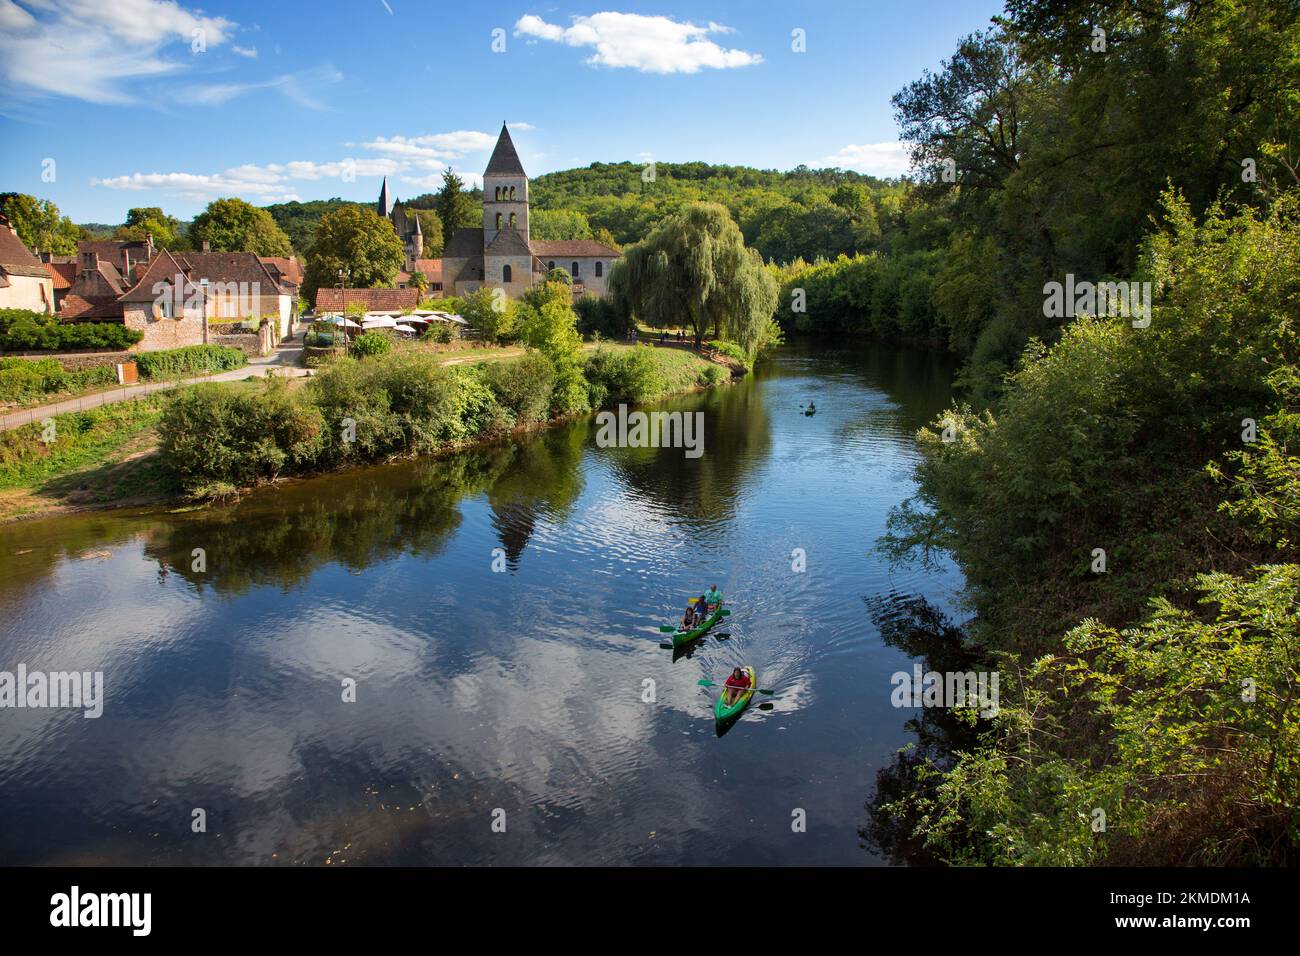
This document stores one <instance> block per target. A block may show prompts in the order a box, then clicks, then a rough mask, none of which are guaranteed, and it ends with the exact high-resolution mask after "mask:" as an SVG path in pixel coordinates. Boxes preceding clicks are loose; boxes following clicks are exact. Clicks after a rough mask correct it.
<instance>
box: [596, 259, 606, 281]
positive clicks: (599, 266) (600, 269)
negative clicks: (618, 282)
mask: <svg viewBox="0 0 1300 956" xmlns="http://www.w3.org/2000/svg"><path fill="white" fill-rule="evenodd" d="M604 274H605V263H603V262H597V263H596V278H597V279H599V278H600V277H601V276H602V275H604Z"/></svg>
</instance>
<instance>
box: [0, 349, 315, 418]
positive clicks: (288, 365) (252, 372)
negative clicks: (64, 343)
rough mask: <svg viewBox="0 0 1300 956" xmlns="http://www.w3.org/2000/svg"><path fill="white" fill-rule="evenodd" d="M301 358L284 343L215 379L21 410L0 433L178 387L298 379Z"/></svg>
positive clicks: (209, 377)
mask: <svg viewBox="0 0 1300 956" xmlns="http://www.w3.org/2000/svg"><path fill="white" fill-rule="evenodd" d="M300 355H302V342H301V340H299V339H287V340H285V341H284V342H283V343H282V344H281V347H280V348H278V349H276V351H275V352H273V353H272V354H270V355H264V356H260V357H258V358H255V359H249V361H248V364H247V365H246V366H244V367H243V368H237V369H232V370H231V371H229V372H217V373H216V374H215V375H200V376H197V377H195V378H186V379H180V380H177V381H171V382H149V383H146V384H141V385H123V386H119V387H118V388H113V389H109V390H108V391H104V392H94V393H93V394H90V395H82V396H79V397H77V398H69V399H65V400H64V401H61V402H52V403H51V404H49V405H40V406H37V407H35V408H24V409H23V410H22V411H18V412H10V413H9V414H8V415H4V416H0V431H8V430H9V429H11V428H17V427H19V426H20V425H26V424H28V423H29V422H39V421H41V420H42V419H43V418H48V417H49V416H51V415H59V414H62V413H64V412H80V411H85V410H86V409H88V408H98V407H99V406H100V405H111V404H112V403H114V402H123V401H126V400H127V399H129V398H139V397H140V396H142V395H148V394H149V393H151V392H161V391H164V390H166V389H169V388H177V387H179V386H181V385H193V384H194V383H195V382H234V381H238V380H240V379H244V378H261V377H264V376H266V375H283V376H286V377H288V378H297V377H299V376H302V375H306V374H308V372H307V369H305V368H298V367H297V362H298V357H299V356H300Z"/></svg>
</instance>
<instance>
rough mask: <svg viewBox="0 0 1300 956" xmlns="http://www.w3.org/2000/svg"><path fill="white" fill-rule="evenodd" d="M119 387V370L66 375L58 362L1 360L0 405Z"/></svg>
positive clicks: (101, 367)
mask: <svg viewBox="0 0 1300 956" xmlns="http://www.w3.org/2000/svg"><path fill="white" fill-rule="evenodd" d="M115 384H117V369H116V368H115V367H114V366H112V365H97V366H95V367H94V368H87V369H81V370H79V371H76V372H68V371H65V370H64V368H63V366H62V365H60V364H59V363H58V361H56V360H55V359H26V358H5V359H0V402H28V401H32V400H34V399H39V398H41V397H42V396H44V395H50V394H53V393H56V392H69V391H81V390H83V389H88V388H97V387H103V386H108V385H115Z"/></svg>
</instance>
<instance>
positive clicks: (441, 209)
mask: <svg viewBox="0 0 1300 956" xmlns="http://www.w3.org/2000/svg"><path fill="white" fill-rule="evenodd" d="M437 210H438V218H440V219H441V220H442V244H443V248H444V249H445V248H446V247H447V243H448V242H450V241H451V237H452V234H453V233H454V232H455V231H456V230H457V229H468V228H472V227H473V226H476V225H478V224H479V215H480V212H479V210H478V209H477V208H476V207H475V205H474V200H473V199H472V198H471V197H470V195H469V193H467V192H465V182H464V180H462V179H461V178H460V177H459V176H457V175H456V174H455V173H454V172H452V170H451V167H450V166H449V167H447V169H446V171H445V172H443V174H442V189H440V190H438V201H437Z"/></svg>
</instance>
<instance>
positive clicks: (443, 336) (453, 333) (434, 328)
mask: <svg viewBox="0 0 1300 956" xmlns="http://www.w3.org/2000/svg"><path fill="white" fill-rule="evenodd" d="M423 338H424V340H425V341H426V342H437V343H439V344H440V345H446V344H448V343H450V342H454V341H456V339H458V338H460V326H458V325H457V324H456V323H455V322H431V323H429V328H428V329H426V330H425V333H424V336H423Z"/></svg>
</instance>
